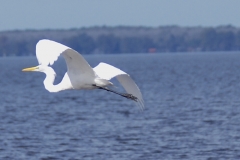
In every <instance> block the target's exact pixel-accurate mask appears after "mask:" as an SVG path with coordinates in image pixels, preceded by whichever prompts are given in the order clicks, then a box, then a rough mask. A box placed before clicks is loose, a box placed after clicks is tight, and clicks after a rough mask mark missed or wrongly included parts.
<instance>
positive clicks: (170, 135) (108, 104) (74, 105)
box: [0, 53, 240, 160]
mask: <svg viewBox="0 0 240 160" xmlns="http://www.w3.org/2000/svg"><path fill="white" fill-rule="evenodd" d="M85 57H86V59H87V61H89V63H90V65H92V66H95V65H97V64H98V63H99V62H101V61H104V62H107V63H109V64H112V65H114V66H116V67H119V68H121V69H122V70H124V71H125V72H127V73H129V74H130V75H131V76H132V78H133V79H134V80H135V81H136V83H137V84H138V86H139V88H140V89H141V90H142V94H143V98H144V100H145V110H144V111H141V110H140V109H139V108H138V107H137V106H136V105H135V103H134V102H132V101H130V100H128V99H126V98H123V97H120V96H118V95H115V94H112V93H108V92H106V91H102V90H92V91H84V90H80V91H73V90H71V91H62V92H59V93H49V92H48V91H46V90H45V89H44V86H43V79H44V78H45V75H44V74H43V73H23V72H21V70H22V68H26V67H31V66H36V65H37V60H36V58H35V57H20V58H15V57H12V58H0V159H1V160H2V159H3V160H15V159H16V160H38V159H40V160H62V159H64V160H65V159H66V160H68V159H71V160H108V159H109V160H157V159H163V160H172V159H176V160H180V159H184V160H186V159H189V160H193V159H194V160H219V159H222V160H226V159H240V53H177V54H152V55H147V54H140V55H116V56H114V55H92V56H85ZM53 67H54V68H55V69H56V71H57V73H58V76H57V79H56V83H57V82H59V81H60V80H61V78H62V76H63V74H64V72H65V71H66V67H65V64H64V60H63V59H60V61H59V62H58V63H56V64H55V65H54V66H53ZM114 82H116V81H114ZM116 89H119V90H121V88H120V87H118V88H116Z"/></svg>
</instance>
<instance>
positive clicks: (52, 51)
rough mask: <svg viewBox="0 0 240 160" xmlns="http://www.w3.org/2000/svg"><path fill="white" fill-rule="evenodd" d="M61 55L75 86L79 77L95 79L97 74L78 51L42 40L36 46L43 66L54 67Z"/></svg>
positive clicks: (39, 61)
mask: <svg viewBox="0 0 240 160" xmlns="http://www.w3.org/2000/svg"><path fill="white" fill-rule="evenodd" d="M60 55H62V56H63V57H64V58H65V61H66V64H67V68H68V75H69V78H70V80H71V82H72V83H73V86H74V83H76V84H77V83H78V82H77V80H79V77H81V78H82V77H85V79H87V78H89V79H90V78H91V79H94V77H95V73H94V71H93V69H92V67H91V66H90V65H89V64H88V62H87V61H86V60H85V59H84V58H83V56H82V55H81V54H80V53H78V52H77V51H75V50H73V49H71V48H70V47H67V46H65V45H63V44H60V43H58V42H55V41H51V40H48V39H43V40H40V41H39V42H38V43H37V45H36V56H37V59H38V63H39V64H41V65H52V64H53V63H54V62H55V61H56V60H57V59H58V57H59V56H60ZM83 74H84V76H83Z"/></svg>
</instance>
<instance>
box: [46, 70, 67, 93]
mask: <svg viewBox="0 0 240 160" xmlns="http://www.w3.org/2000/svg"><path fill="white" fill-rule="evenodd" d="M44 73H45V74H46V78H45V79H44V81H43V84H44V86H45V88H46V90H48V91H49V92H59V91H61V90H63V89H62V87H61V86H60V84H57V85H54V84H53V82H54V80H55V77H56V73H55V72H54V70H53V69H52V68H51V67H49V68H48V69H47V70H46V71H45V72H44Z"/></svg>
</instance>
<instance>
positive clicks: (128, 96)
mask: <svg viewBox="0 0 240 160" xmlns="http://www.w3.org/2000/svg"><path fill="white" fill-rule="evenodd" d="M93 86H96V87H97V88H98V89H103V90H105V91H108V92H112V93H115V94H118V95H120V96H123V97H125V98H127V99H131V100H134V101H135V102H137V100H138V98H137V97H135V96H133V95H132V94H129V93H119V92H117V91H114V90H111V89H108V88H105V87H100V86H97V85H95V84H93Z"/></svg>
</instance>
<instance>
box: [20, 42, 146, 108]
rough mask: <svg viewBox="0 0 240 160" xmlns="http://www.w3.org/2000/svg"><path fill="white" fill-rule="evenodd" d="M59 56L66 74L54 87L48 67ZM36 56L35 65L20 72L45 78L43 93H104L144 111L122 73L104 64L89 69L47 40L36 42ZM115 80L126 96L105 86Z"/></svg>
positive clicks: (134, 88)
mask: <svg viewBox="0 0 240 160" xmlns="http://www.w3.org/2000/svg"><path fill="white" fill-rule="evenodd" d="M60 55H62V56H63V57H64V59H65V61H66V64H67V68H68V70H67V72H66V73H65V75H64V77H63V79H62V81H61V82H60V83H59V84H57V85H54V84H53V83H54V80H55V77H56V73H55V71H54V70H53V68H51V67H50V66H49V65H52V64H53V63H54V61H56V60H57V59H58V57H59V56H60ZM36 56H37V59H38V62H39V65H38V66H36V67H31V68H26V69H23V71H39V72H43V73H45V74H46V78H45V79H44V81H43V84H44V86H45V89H46V90H48V91H49V92H59V91H62V90H67V89H78V90H79V89H104V90H107V91H110V92H113V93H116V94H119V95H121V96H123V97H126V98H128V99H132V100H134V101H136V102H138V104H139V106H140V107H141V108H143V107H144V104H143V99H142V94H141V92H140V90H139V88H138V87H137V85H136V84H135V82H134V81H133V80H132V78H131V77H130V76H129V75H128V74H127V73H125V72H123V71H122V70H120V69H118V68H116V67H114V66H111V65H109V64H106V63H103V62H101V63H99V65H97V66H96V67H95V68H92V67H91V66H90V65H89V64H88V62H87V61H86V60H85V59H84V58H83V57H82V55H81V54H79V53H78V52H76V51H75V50H73V49H71V48H69V47H67V46H65V45H62V44H60V43H57V42H54V41H51V40H47V39H44V40H40V41H39V42H38V43H37V45H36ZM114 77H116V78H117V79H118V81H119V82H120V83H121V84H122V86H123V87H124V89H125V90H126V92H127V93H119V92H116V91H113V90H110V89H109V88H108V86H112V85H113V83H112V82H110V79H112V78H114Z"/></svg>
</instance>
